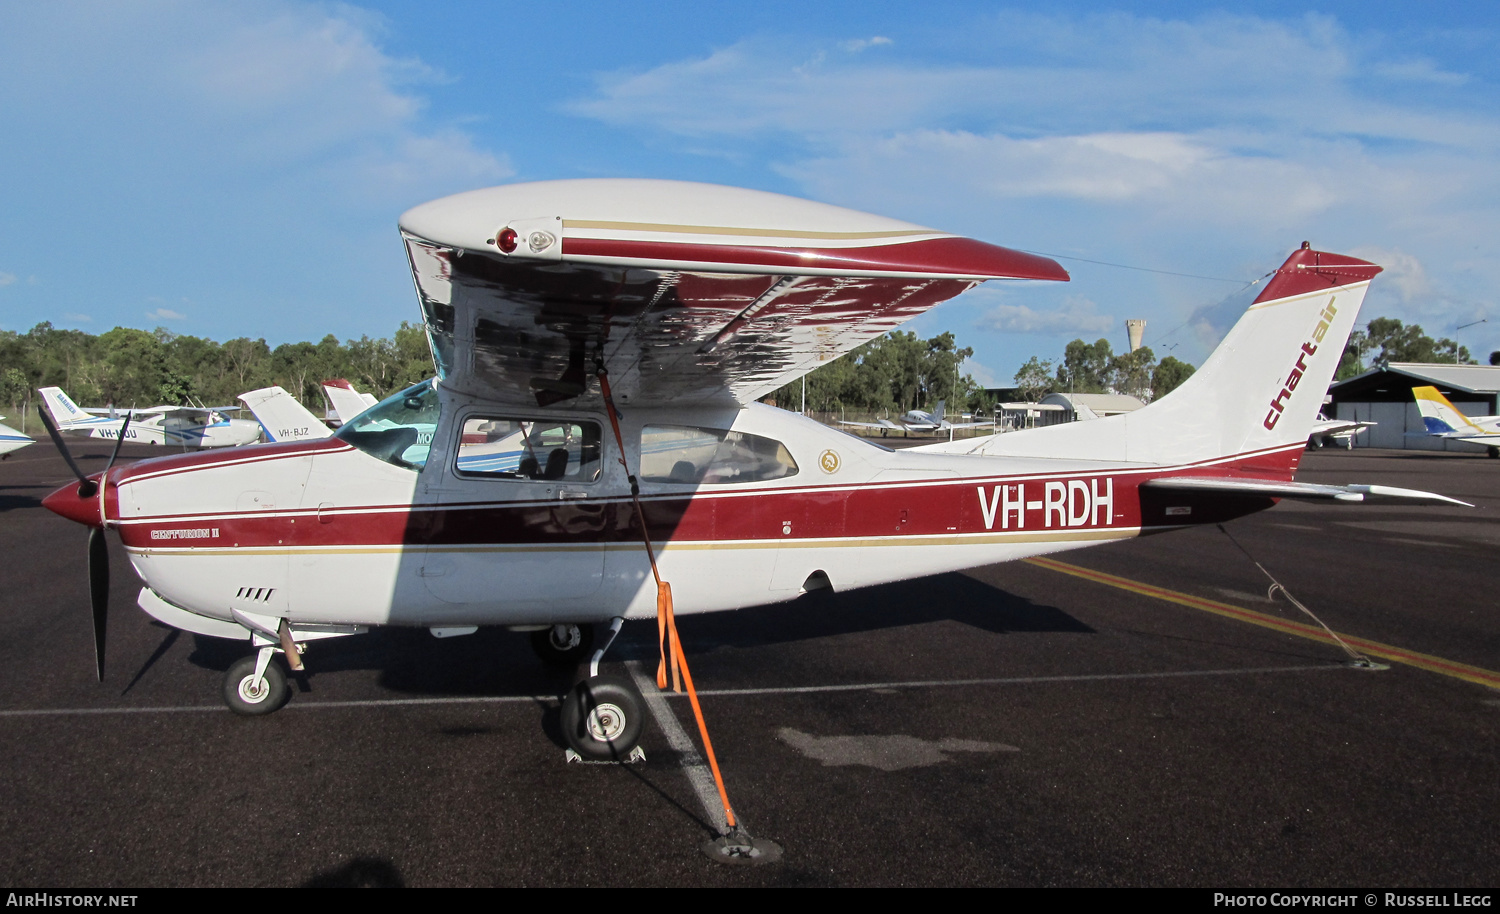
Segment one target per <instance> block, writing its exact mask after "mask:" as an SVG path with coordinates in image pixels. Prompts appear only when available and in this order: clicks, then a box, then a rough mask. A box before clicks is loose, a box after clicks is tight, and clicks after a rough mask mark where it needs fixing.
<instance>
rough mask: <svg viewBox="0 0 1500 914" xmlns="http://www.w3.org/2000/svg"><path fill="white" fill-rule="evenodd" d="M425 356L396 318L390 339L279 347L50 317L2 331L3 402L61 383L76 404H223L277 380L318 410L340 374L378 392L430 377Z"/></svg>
mask: <svg viewBox="0 0 1500 914" xmlns="http://www.w3.org/2000/svg"><path fill="white" fill-rule="evenodd" d="M432 373H433V370H432V355H431V353H430V352H429V351H428V348H427V335H426V332H425V331H424V330H423V328H422V326H421V325H412V324H410V323H407V322H406V321H403V322H402V323H401V327H400V328H399V329H398V330H397V331H396V333H395V335H394V336H393V337H391V338H388V339H386V338H382V339H371V338H370V337H368V336H363V337H360V338H359V339H357V340H349V341H347V342H343V343H341V342H339V340H338V338H337V337H334V336H333V335H332V334H330V335H328V336H325V337H324V338H323V339H322V340H321V341H320V342H317V343H311V342H300V343H283V344H281V345H279V346H276V347H275V348H272V347H271V346H269V345H268V344H267V343H266V341H265V340H264V339H251V338H249V337H240V338H238V339H232V340H229V341H228V342H225V343H217V342H214V341H213V340H209V339H203V338H202V337H196V336H187V335H184V334H177V333H173V332H171V331H170V330H167V329H166V328H164V327H158V328H156V329H155V330H153V331H149V332H148V331H145V330H137V329H134V328H130V327H116V328H114V329H113V330H110V331H108V332H107V333H100V334H97V335H95V334H91V333H86V332H84V331H82V330H59V329H57V328H56V327H53V326H52V324H51V323H50V322H44V323H41V324H37V325H36V326H35V327H32V328H31V329H30V330H28V331H27V332H25V333H18V332H16V331H13V330H0V404H4V405H6V406H8V407H9V412H10V414H15V413H16V412H17V411H18V410H19V409H20V407H21V405H22V404H23V403H25V402H27V401H28V400H32V399H35V395H36V389H37V388H39V387H61V388H62V389H63V390H65V391H67V393H68V395H69V396H70V397H72V398H73V399H74V401H76V402H77V403H79V404H80V405H83V406H97V405H104V404H110V403H113V404H114V405H116V406H121V407H128V406H132V405H135V406H156V405H159V404H173V405H177V404H183V403H201V404H204V405H207V406H230V405H233V404H235V403H236V399H235V398H236V397H238V396H239V395H240V394H242V393H244V392H246V391H248V390H256V389H258V388H261V387H270V386H272V385H279V386H281V387H283V388H285V389H286V390H287V392H289V393H290V394H291V395H292V396H294V397H296V398H297V399H298V400H301V401H302V403H303V404H304V405H305V406H307V407H309V408H310V409H312V410H313V411H314V412H315V413H321V412H322V410H323V390H322V382H323V381H324V380H325V379H328V378H347V379H348V380H349V381H351V382H352V383H353V384H354V385H355V386H356V387H358V388H359V389H360V390H362V391H368V392H370V393H373V394H374V395H375V396H377V397H381V398H383V397H385V396H387V395H389V394H391V393H394V392H396V391H397V390H400V389H401V388H403V387H406V386H409V385H411V384H415V383H416V382H418V381H420V380H422V379H423V378H425V377H430V376H431V375H432Z"/></svg>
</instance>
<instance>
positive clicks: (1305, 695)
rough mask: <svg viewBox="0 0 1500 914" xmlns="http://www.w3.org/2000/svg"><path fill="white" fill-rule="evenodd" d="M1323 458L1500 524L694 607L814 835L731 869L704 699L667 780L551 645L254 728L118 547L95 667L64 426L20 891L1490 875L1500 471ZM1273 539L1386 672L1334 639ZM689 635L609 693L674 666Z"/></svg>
mask: <svg viewBox="0 0 1500 914" xmlns="http://www.w3.org/2000/svg"><path fill="white" fill-rule="evenodd" d="M79 450H80V451H81V452H82V454H83V457H82V462H83V464H84V466H85V468H86V471H88V472H93V471H96V470H97V469H99V468H102V466H103V464H104V461H105V460H106V459H107V450H108V448H107V446H106V445H103V444H87V443H85V444H83V445H82V446H81V447H80V448H79ZM158 452H159V451H158ZM151 453H153V451H152V449H150V448H145V447H140V446H132V447H127V449H126V454H125V455H124V458H122V459H128V458H131V457H139V456H145V455H149V454H151ZM1303 466H1304V469H1303V472H1302V473H1301V475H1300V476H1299V478H1300V479H1303V480H1309V481H1326V482H1341V483H1344V482H1363V483H1383V484H1388V485H1397V486H1407V487H1412V488H1422V489H1430V490H1435V491H1439V492H1442V493H1444V494H1447V495H1452V496H1455V497H1458V498H1461V499H1464V500H1467V501H1472V502H1475V503H1476V504H1477V505H1478V507H1477V508H1474V509H1464V508H1455V507H1431V506H1401V507H1388V506H1366V505H1309V504H1296V503H1284V504H1281V505H1279V506H1277V507H1276V508H1274V509H1272V510H1270V511H1267V512H1264V513H1262V514H1260V515H1257V516H1254V517H1250V518H1246V519H1242V520H1239V521H1236V522H1234V523H1233V524H1230V525H1229V527H1228V530H1229V533H1230V534H1232V536H1233V539H1232V540H1231V539H1230V537H1229V536H1226V535H1225V534H1224V533H1222V532H1220V531H1219V530H1217V529H1215V528H1207V529H1196V530H1189V531H1182V532H1177V533H1171V534H1166V535H1162V536H1155V537H1149V538H1145V539H1140V540H1135V541H1131V542H1127V543H1123V544H1116V545H1111V546H1103V547H1098V548H1092V549H1086V550H1082V551H1078V552H1071V553H1065V554H1060V555H1058V556H1055V557H1054V558H1055V559H1056V561H1043V562H1040V563H1032V562H1021V563H1011V564H1006V565H997V566H992V567H986V568H980V569H976V570H974V571H972V572H969V573H966V574H949V575H942V576H938V577H934V578H928V579H923V580H917V581H911V582H907V583H903V584H899V585H893V586H887V587H881V588H875V589H871V590H865V591H857V592H851V593H847V594H838V595H826V594H825V595H813V596H809V597H805V598H803V599H801V600H799V601H797V602H794V603H791V604H788V605H784V606H778V607H770V608H765V609H759V610H746V611H742V612H738V613H727V614H721V615H717V616H711V617H690V618H682V619H681V621H680V627H681V630H682V633H683V637H684V641H685V645H686V649H687V654H688V657H689V659H690V662H691V665H692V673H693V677H694V679H695V680H696V682H697V684H698V687H699V688H700V689H701V690H702V695H703V707H704V712H705V714H706V716H707V719H708V723H709V727H710V730H711V733H712V735H713V739H714V747H715V750H716V752H717V755H718V759H719V761H720V764H721V766H722V768H723V771H724V774H725V778H726V781H727V785H728V790H729V795H730V798H731V799H732V801H733V803H734V808H735V810H736V812H737V813H738V814H739V816H740V817H741V819H742V821H743V822H744V823H745V824H746V825H747V826H748V828H749V829H750V831H751V832H752V833H753V834H755V835H757V836H761V837H764V838H768V839H771V840H773V841H775V842H776V843H777V844H779V845H780V846H781V847H782V848H783V851H784V853H783V856H782V859H781V860H780V861H779V862H777V863H773V864H769V865H766V866H761V867H732V866H725V865H723V864H720V863H716V862H714V861H712V860H710V859H709V858H708V857H707V856H705V855H704V854H702V853H701V852H700V850H699V847H700V845H701V844H702V843H703V842H704V841H705V840H707V839H709V838H712V837H713V836H714V834H715V831H714V825H715V821H716V815H719V813H715V811H714V807H715V806H716V805H717V803H716V801H712V797H711V795H710V797H709V799H710V800H711V802H708V803H705V794H706V793H709V794H711V788H710V789H709V791H705V790H704V785H703V781H704V776H705V775H704V769H703V767H702V765H701V760H700V759H699V758H698V757H697V754H696V750H687V751H684V750H683V748H682V745H683V744H682V743H681V741H680V740H681V737H680V733H679V732H674V729H675V730H677V731H685V732H686V733H687V734H689V735H690V736H691V737H692V739H693V740H694V741H695V742H696V728H695V725H694V724H693V719H692V713H691V711H690V709H689V707H688V705H687V702H686V700H685V699H683V698H678V697H669V698H665V699H663V700H662V701H660V702H653V703H654V704H656V705H657V706H658V708H659V709H661V713H662V716H663V720H653V721H651V722H649V723H648V725H647V732H646V736H645V737H644V739H643V742H642V746H643V748H644V750H645V753H646V761H645V762H643V763H638V764H633V765H626V766H616V765H580V764H572V765H570V764H567V763H566V762H565V761H564V756H563V743H562V740H561V736H560V733H559V729H558V723H557V718H558V711H557V707H558V705H557V701H556V696H558V695H559V694H561V693H562V692H564V691H565V690H566V689H567V688H568V687H569V686H570V685H571V682H572V675H571V674H570V673H566V672H564V673H559V672H556V671H553V670H549V669H547V668H545V667H544V666H542V665H541V664H540V663H538V662H537V661H536V660H535V658H534V656H533V655H532V653H531V650H530V647H529V645H528V643H527V640H526V638H525V637H524V636H522V635H517V634H513V633H509V632H505V631H502V630H494V631H491V630H481V631H480V632H479V633H478V634H475V635H471V636H468V637H461V638H450V639H444V640H438V639H435V638H433V637H431V636H430V635H429V634H427V633H426V632H425V631H414V630H382V631H377V632H373V633H371V634H369V635H365V636H360V637H355V638H347V639H338V640H334V641H328V642H320V643H315V644H314V645H312V646H311V647H310V649H309V651H308V654H307V658H306V659H307V662H308V665H309V668H310V672H309V675H307V676H305V677H302V678H301V679H300V680H299V681H294V685H293V696H292V698H291V701H290V703H289V704H288V705H287V707H286V708H284V709H283V710H281V711H279V712H277V713H275V714H272V715H270V716H268V717H264V718H255V719H245V718H239V717H236V716H234V715H232V714H230V713H229V712H228V711H227V710H226V709H225V708H224V705H223V703H222V701H221V700H220V698H219V693H220V688H221V682H222V679H223V672H224V670H225V669H226V668H227V667H228V666H229V664H230V663H232V662H234V661H235V660H236V659H238V658H239V657H241V656H245V655H246V654H247V653H248V651H247V649H246V648H245V646H243V645H237V644H230V643H228V642H223V641H216V640H214V639H207V638H199V637H195V636H192V635H188V634H184V633H178V632H175V631H173V630H170V629H167V628H165V627H162V626H160V625H158V624H157V623H155V622H153V621H152V620H150V619H149V618H148V617H147V616H146V615H145V614H143V613H142V612H140V611H139V610H138V609H137V608H136V607H135V595H136V592H137V590H138V588H139V583H138V582H137V580H136V579H135V576H134V574H133V573H132V572H131V571H130V568H129V564H128V562H127V560H126V558H125V556H124V554H123V551H122V550H120V549H119V546H118V541H115V542H114V543H113V544H112V553H111V555H112V568H113V577H112V588H111V590H112V614H111V617H110V628H109V648H108V667H107V669H106V674H105V680H104V682H103V684H99V683H97V682H95V680H94V672H93V648H92V643H91V636H90V634H89V610H88V585H87V572H86V567H85V561H86V552H85V544H86V538H87V537H86V533H85V531H84V530H83V529H82V528H81V527H78V526H77V525H74V524H71V523H69V522H67V521H64V520H63V519H61V518H59V517H56V516H54V515H52V514H51V513H49V512H47V511H46V510H45V509H43V508H41V507H40V499H41V497H42V496H44V495H45V494H47V493H48V492H50V491H51V490H52V489H54V488H56V487H57V486H59V485H61V484H63V483H64V482H66V481H67V480H68V479H69V477H68V474H67V470H66V468H65V467H64V465H63V463H62V461H61V460H60V459H59V458H58V457H57V455H56V454H55V453H54V452H53V450H52V448H51V445H50V444H48V443H46V442H42V443H39V444H37V445H35V446H34V447H30V448H27V449H25V450H23V451H20V452H17V453H16V454H14V455H12V456H11V458H10V459H9V460H6V461H4V462H3V463H0V549H3V553H0V554H3V555H4V557H5V560H4V562H3V565H0V592H3V594H4V595H5V599H4V600H3V601H0V766H3V767H0V771H3V777H0V886H4V887H8V888H16V889H19V888H23V887H68V888H85V887H99V888H107V887H114V888H123V887H152V886H301V885H348V884H357V885H406V886H516V885H599V886H602V885H610V886H614V885H703V886H770V885H811V886H844V885H1024V886H1205V887H1215V888H1217V887H1225V888H1229V887H1242V886H1243V887H1253V886H1287V887H1290V886H1295V887H1305V888H1315V887H1377V886H1401V887H1425V886H1449V887H1493V886H1495V885H1496V884H1497V883H1500V815H1497V812H1500V757H1497V753H1496V749H1497V736H1500V618H1497V613H1496V605H1495V597H1494V593H1495V592H1496V584H1495V577H1496V574H1497V562H1496V557H1497V553H1500V461H1496V460H1489V459H1487V458H1485V457H1484V456H1483V455H1478V456H1469V455H1458V454H1437V453H1426V452H1393V451H1374V450H1357V451H1354V452H1352V453H1345V452H1342V451H1333V452H1313V453H1310V454H1309V455H1308V456H1307V459H1306V460H1305V462H1304V465H1303ZM1241 547H1243V549H1242V548H1241ZM1247 552H1248V556H1247ZM1251 556H1253V558H1254V560H1256V561H1259V562H1260V563H1261V564H1262V565H1263V566H1264V567H1265V569H1266V570H1267V571H1268V572H1269V573H1270V574H1272V575H1275V577H1276V579H1277V580H1279V581H1280V582H1281V583H1282V584H1283V585H1284V586H1285V587H1286V588H1287V589H1288V590H1289V591H1290V592H1291V593H1292V594H1293V595H1294V596H1296V597H1297V598H1298V599H1299V600H1301V601H1302V602H1303V603H1304V604H1305V605H1306V606H1307V607H1308V608H1309V609H1311V610H1312V611H1313V612H1314V613H1316V614H1317V615H1318V616H1319V617H1320V618H1321V619H1322V620H1323V621H1324V622H1326V623H1327V625H1328V626H1329V627H1330V628H1332V629H1333V630H1334V631H1336V632H1339V633H1341V634H1344V635H1346V636H1349V637H1350V638H1356V639H1360V640H1359V641H1358V644H1359V645H1360V646H1362V647H1363V648H1364V649H1365V650H1366V651H1367V652H1369V653H1371V654H1372V655H1373V656H1374V657H1375V659H1376V660H1378V661H1380V663H1381V664H1383V665H1385V666H1386V667H1387V668H1385V669H1378V670H1369V669H1360V668H1357V667H1354V666H1350V665H1347V664H1346V663H1345V655H1344V654H1343V652H1342V651H1341V650H1340V649H1339V648H1338V647H1337V646H1336V645H1334V644H1333V643H1332V642H1330V641H1329V640H1328V639H1327V638H1326V636H1322V635H1310V634H1309V631H1310V629H1306V628H1304V627H1303V626H1304V624H1305V625H1309V626H1310V625H1311V624H1312V623H1311V622H1310V621H1309V620H1308V619H1307V617H1306V616H1303V615H1302V614H1301V613H1300V612H1298V611H1297V610H1296V609H1294V608H1293V607H1292V606H1291V605H1290V604H1288V603H1287V602H1286V601H1285V599H1284V598H1281V597H1277V598H1276V600H1275V601H1274V602H1272V601H1270V600H1268V599H1267V597H1266V590H1267V586H1268V585H1269V583H1270V581H1268V580H1267V578H1266V577H1265V575H1264V574H1263V573H1262V571H1261V570H1259V569H1258V568H1257V567H1256V565H1255V564H1254V563H1253V562H1252V559H1251ZM654 632H655V627H654V624H652V623H649V622H648V623H644V624H643V623H631V624H630V625H628V626H627V628H626V631H625V634H624V635H622V637H621V640H620V642H618V643H617V645H616V647H615V649H614V650H613V651H612V652H611V656H610V658H609V659H608V660H607V661H606V663H605V667H606V672H611V671H612V672H615V673H617V674H629V673H630V672H632V671H634V672H636V673H638V674H644V675H645V676H647V677H649V676H650V675H651V673H652V672H653V670H654V667H655V656H654V653H653V651H654V645H653V636H654Z"/></svg>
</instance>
